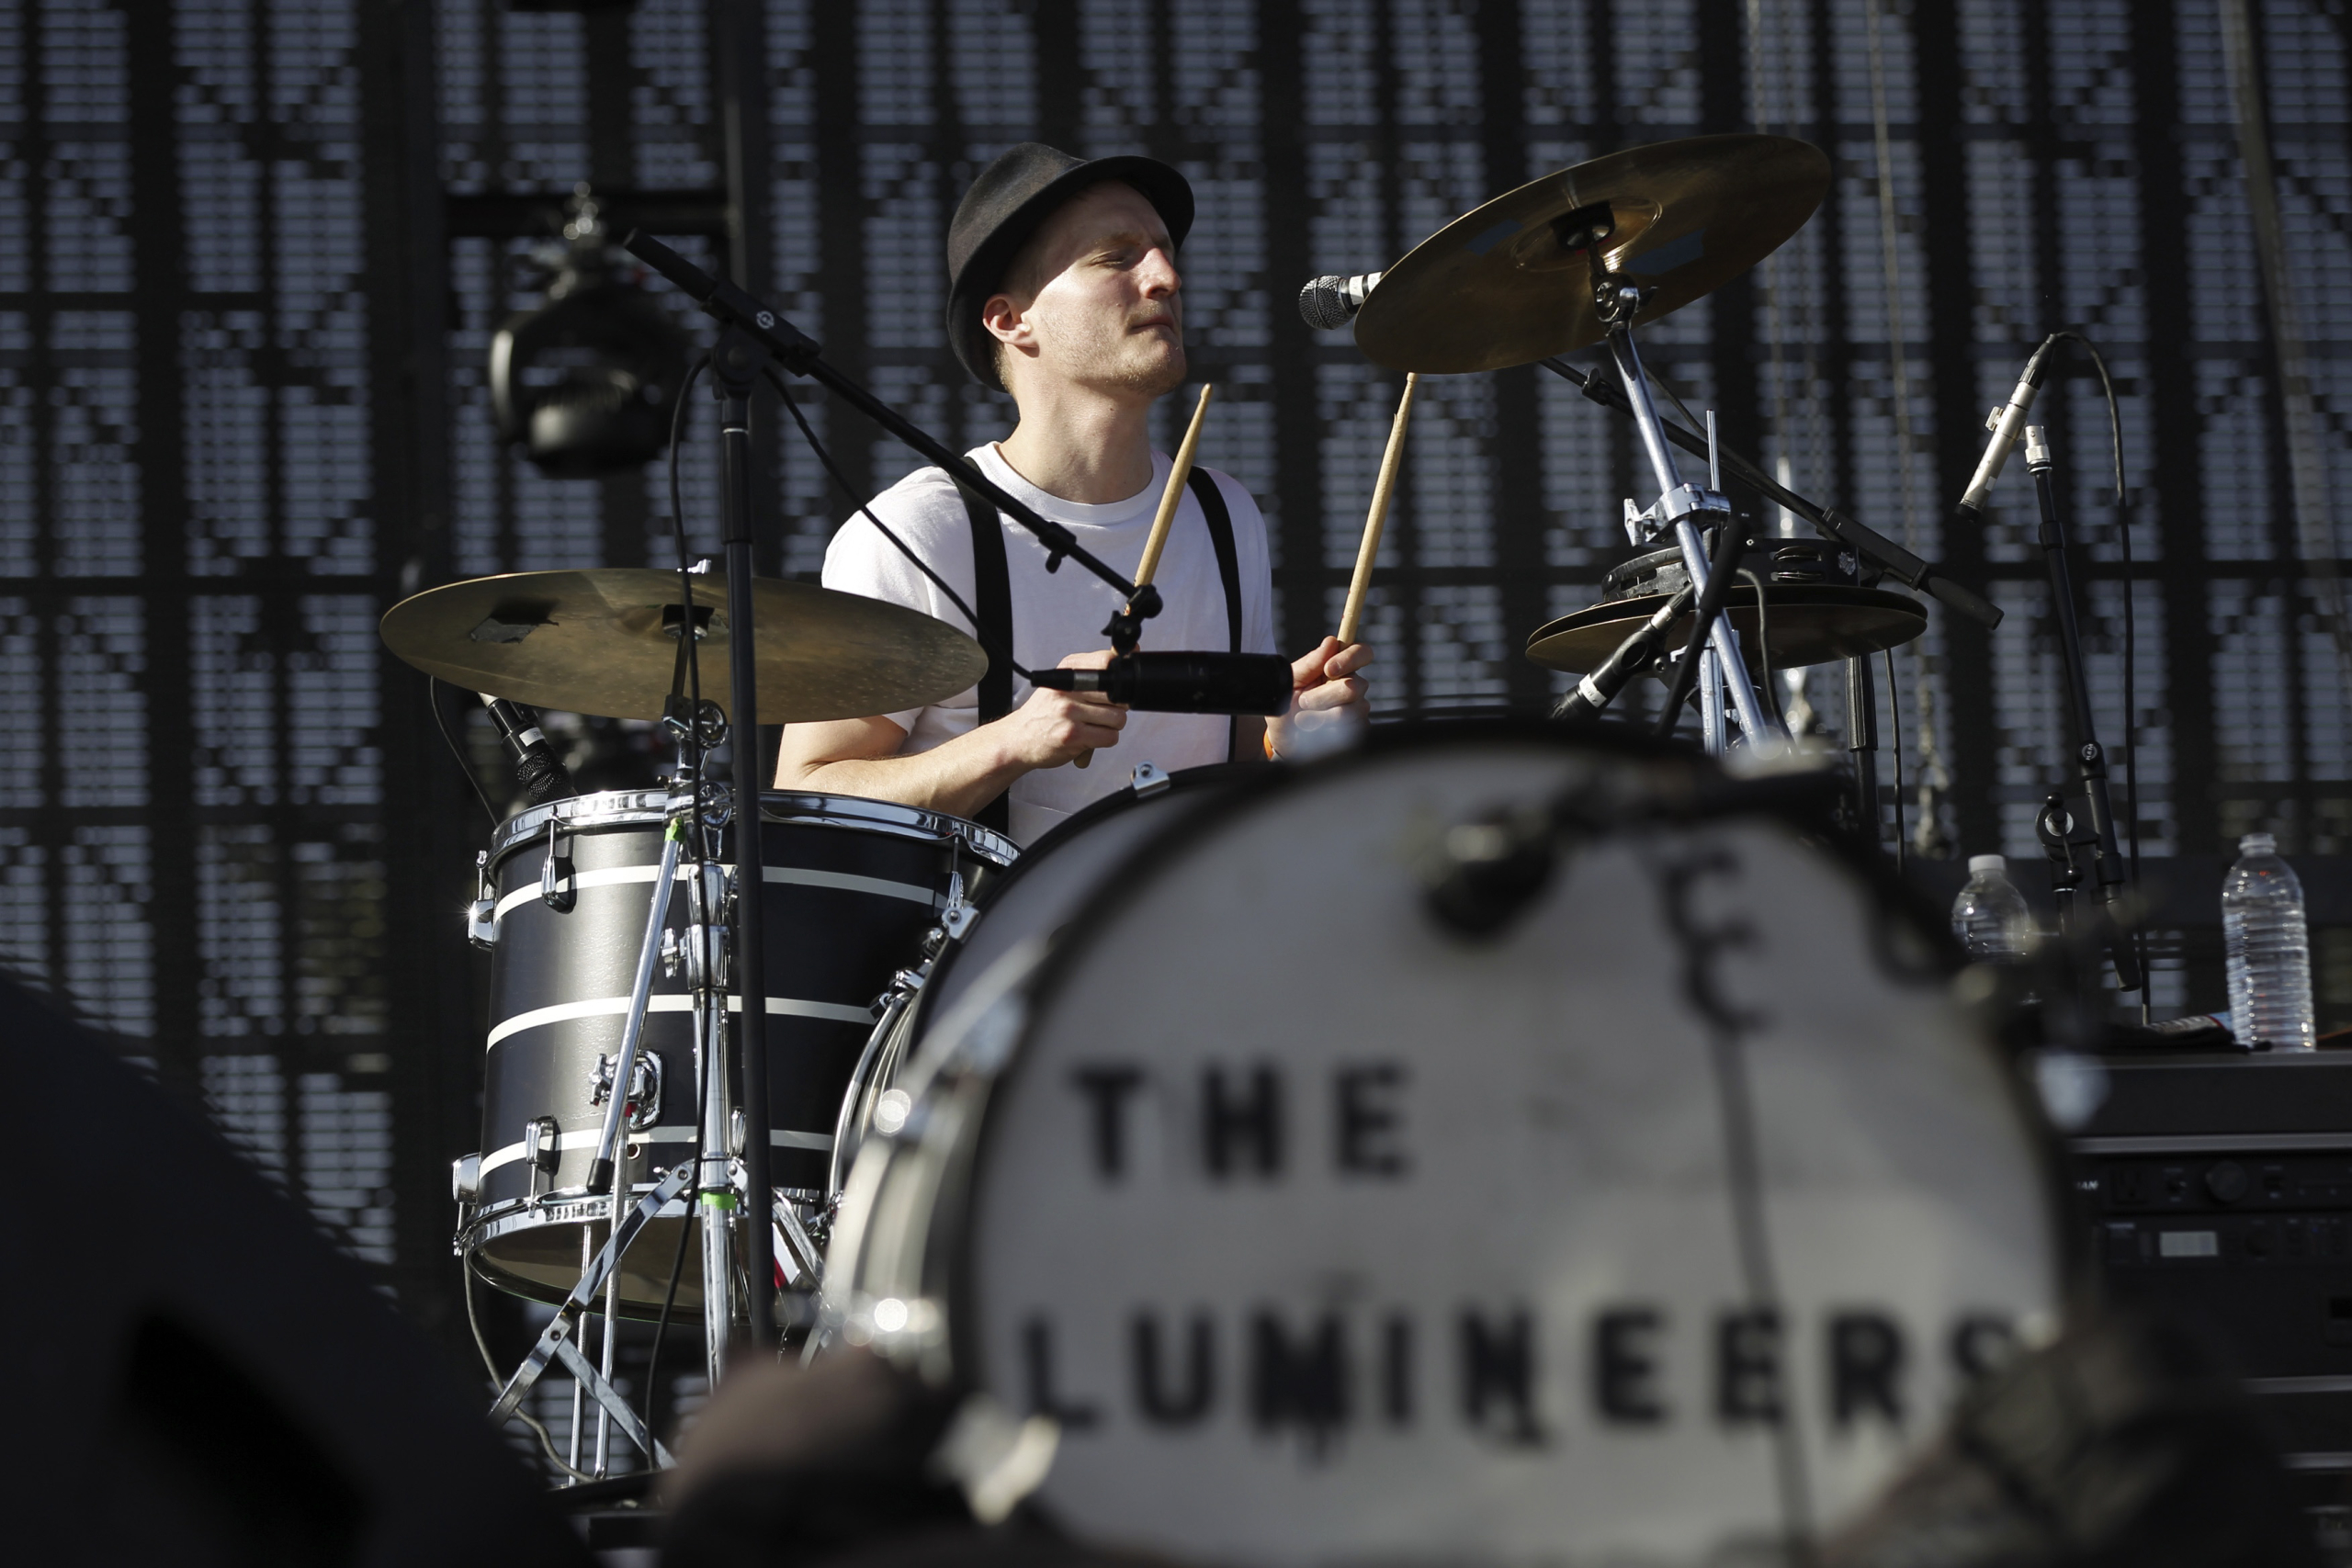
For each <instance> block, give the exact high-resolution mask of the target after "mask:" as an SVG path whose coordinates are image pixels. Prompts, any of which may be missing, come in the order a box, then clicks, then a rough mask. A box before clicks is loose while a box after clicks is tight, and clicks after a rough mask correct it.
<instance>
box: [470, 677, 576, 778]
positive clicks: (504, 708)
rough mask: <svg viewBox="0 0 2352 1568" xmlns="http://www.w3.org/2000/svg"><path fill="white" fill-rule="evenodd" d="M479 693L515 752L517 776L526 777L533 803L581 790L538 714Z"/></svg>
mask: <svg viewBox="0 0 2352 1568" xmlns="http://www.w3.org/2000/svg"><path fill="white" fill-rule="evenodd" d="M479 695H480V696H481V705H482V706H484V707H486V708H488V709H489V710H490V721H491V723H492V724H494V725H496V726H498V733H499V735H500V736H501V737H502V738H503V739H504V740H505V742H506V749H507V750H509V751H512V752H513V753H514V754H515V777H516V778H518V779H520V780H522V781H523V788H524V790H525V792H526V793H527V794H528V795H530V797H531V804H532V805H534V806H545V805H546V804H547V803H548V801H550V800H570V799H571V797H572V796H573V795H578V794H579V793H580V792H579V791H578V790H577V789H575V788H573V787H572V784H571V773H570V772H569V771H568V770H566V769H565V767H564V765H563V762H562V761H561V759H560V758H558V757H557V756H556V754H555V748H554V747H552V746H549V745H548V738H547V736H546V734H545V733H544V732H543V731H542V730H541V729H540V728H539V716H538V715H537V714H536V713H533V712H532V711H531V710H530V709H529V708H526V707H525V706H523V705H521V704H519V703H510V702H508V701H507V700H506V699H505V698H504V697H493V696H492V695H491V694H489V693H488V692H482V693H480V694H479Z"/></svg>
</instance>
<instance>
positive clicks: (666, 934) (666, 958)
mask: <svg viewBox="0 0 2352 1568" xmlns="http://www.w3.org/2000/svg"><path fill="white" fill-rule="evenodd" d="M684 962H685V952H684V949H683V948H681V947H680V946H679V945H678V930H677V928H676V927H675V926H668V927H664V928H663V929H662V978H663V979H665V980H674V979H676V978H677V977H678V965H679V964H683V963H684Z"/></svg>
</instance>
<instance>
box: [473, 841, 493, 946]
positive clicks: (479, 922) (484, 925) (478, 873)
mask: <svg viewBox="0 0 2352 1568" xmlns="http://www.w3.org/2000/svg"><path fill="white" fill-rule="evenodd" d="M466 939H467V940H468V941H469V942H472V943H473V944H474V945H475V946H476V947H481V948H491V947H495V946H497V945H498V889H497V888H496V887H495V886H492V884H491V880H490V852H489V851H488V850H477V851H475V852H474V901H473V905H472V907H471V908H469V909H468V910H467V911H466Z"/></svg>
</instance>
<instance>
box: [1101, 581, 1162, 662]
mask: <svg viewBox="0 0 2352 1568" xmlns="http://www.w3.org/2000/svg"><path fill="white" fill-rule="evenodd" d="M1164 607H1165V606H1164V604H1163V603H1162V601H1161V599H1160V597H1159V589H1157V588H1155V587H1153V586H1152V585H1151V584H1150V583H1148V582H1147V583H1145V584H1144V585H1143V586H1142V587H1140V588H1138V589H1136V596H1135V597H1134V598H1132V599H1130V600H1128V601H1127V602H1126V603H1125V604H1123V605H1121V606H1120V607H1119V608H1118V609H1117V610H1115V611H1114V612H1113V613H1112V615H1111V619H1110V620H1109V622H1108V623H1106V624H1105V625H1104V626H1103V636H1104V637H1108V638H1110V640H1111V649H1112V651H1113V652H1114V653H1117V654H1118V655H1119V656H1120V657H1121V658H1125V656H1126V655H1128V654H1130V653H1133V652H1134V651H1135V650H1136V644H1137V643H1139V642H1141V641H1142V640H1143V624H1144V622H1146V621H1148V620H1149V619H1151V617H1152V616H1154V615H1158V614H1159V612H1160V611H1161V609H1162V608H1164Z"/></svg>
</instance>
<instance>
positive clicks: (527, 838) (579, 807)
mask: <svg viewBox="0 0 2352 1568" xmlns="http://www.w3.org/2000/svg"><path fill="white" fill-rule="evenodd" d="M669 805H670V795H669V792H668V791H666V790H659V789H606V790H598V791H595V792H594V793H593V794H589V795H572V796H571V797H570V798H568V799H564V800H551V801H548V803H547V804H545V805H544V806H534V807H529V808H528V809H526V810H523V811H518V812H516V813H515V815H514V816H513V817H511V818H507V820H505V821H504V822H502V823H500V824H499V825H498V826H497V827H496V828H494V829H492V830H491V835H490V863H491V864H492V865H496V864H498V863H501V862H503V861H504V860H505V859H506V858H507V857H508V856H509V855H511V854H513V853H514V852H515V851H516V850H518V849H520V848H523V847H524V846H526V845H527V844H530V843H532V842H534V841H536V840H538V839H540V838H542V837H543V836H544V835H545V833H546V831H547V829H548V824H549V823H550V822H554V821H558V820H560V821H561V822H562V823H563V825H564V826H565V827H567V828H575V829H594V828H609V827H615V826H635V827H653V826H658V825H659V824H660V823H661V822H662V819H663V818H665V817H666V816H668V814H669ZM760 819H761V820H762V821H763V822H779V823H807V824H812V825H814V826H818V827H826V828H840V829H845V830H847V831H850V832H859V833H873V834H876V835H879V836H882V837H887V838H899V839H915V840H931V841H933V842H936V843H942V844H944V843H948V842H950V841H953V842H956V843H958V844H960V845H961V846H962V847H963V848H964V849H966V850H968V851H970V852H972V853H973V854H975V855H977V856H978V857H979V858H980V859H982V860H984V861H987V862H989V863H990V864H992V865H994V866H996V867H998V868H999V869H1002V868H1005V867H1008V866H1011V865H1012V864H1013V863H1016V862H1017V861H1018V860H1019V859H1020V857H1021V846H1020V845H1018V844H1016V843H1014V842H1013V841H1012V840H1011V839H1009V838H1007V837H1006V836H1005V835H1003V834H1001V833H999V832H997V831H995V830H994V829H989V828H984V827H982V826H981V825H980V824H979V823H978V822H973V821H969V820H967V819H966V818H961V817H952V816H950V815H948V814H947V813H946V812H944V811H932V810H928V809H926V808H924V807H919V806H904V805H901V804H899V802H897V801H895V800H874V799H871V798H868V797H867V796H865V795H833V794H829V793H825V792H821V791H816V790H762V791H761V792H760Z"/></svg>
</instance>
